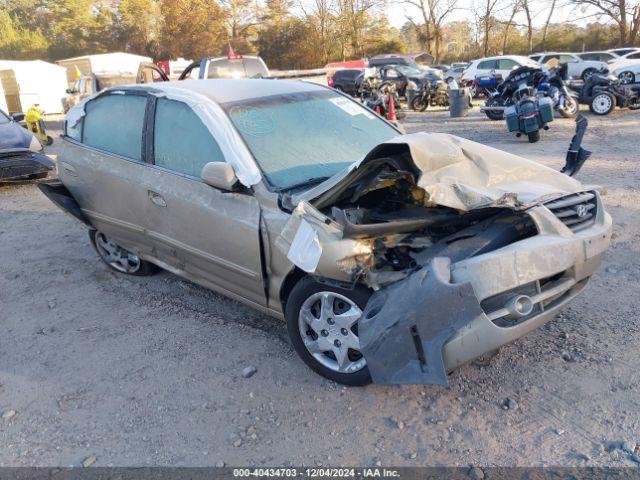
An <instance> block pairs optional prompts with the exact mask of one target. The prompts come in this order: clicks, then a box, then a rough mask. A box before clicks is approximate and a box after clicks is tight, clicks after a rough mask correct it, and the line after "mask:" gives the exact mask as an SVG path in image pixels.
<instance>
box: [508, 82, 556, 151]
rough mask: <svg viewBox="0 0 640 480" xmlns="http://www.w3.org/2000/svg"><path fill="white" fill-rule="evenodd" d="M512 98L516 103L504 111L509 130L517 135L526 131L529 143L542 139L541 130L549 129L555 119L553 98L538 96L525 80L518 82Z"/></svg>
mask: <svg viewBox="0 0 640 480" xmlns="http://www.w3.org/2000/svg"><path fill="white" fill-rule="evenodd" d="M512 98H513V102H514V104H513V105H511V106H510V107H507V108H506V109H505V111H504V116H505V118H506V120H507V130H508V131H509V132H516V137H520V136H521V135H522V134H523V133H525V134H527V137H528V138H529V143H535V142H537V141H538V140H540V130H548V129H549V125H548V124H549V123H550V122H552V121H553V106H552V101H551V99H550V98H548V97H542V98H539V97H537V96H536V95H535V91H534V89H533V87H530V86H529V85H527V83H526V82H524V81H523V82H521V83H519V84H518V86H517V88H516V90H515V91H514V93H513V95H512Z"/></svg>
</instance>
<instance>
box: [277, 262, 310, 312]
mask: <svg viewBox="0 0 640 480" xmlns="http://www.w3.org/2000/svg"><path fill="white" fill-rule="evenodd" d="M307 276H308V274H307V273H306V272H304V271H302V270H301V269H299V268H298V267H293V268H292V269H291V270H290V271H289V273H287V275H286V276H285V277H284V280H283V281H282V284H281V285H280V295H279V297H280V303H281V304H282V311H283V312H284V311H285V308H286V306H287V300H288V299H289V294H291V290H293V287H294V286H295V285H296V283H298V282H299V281H300V280H302V279H303V278H305V277H307Z"/></svg>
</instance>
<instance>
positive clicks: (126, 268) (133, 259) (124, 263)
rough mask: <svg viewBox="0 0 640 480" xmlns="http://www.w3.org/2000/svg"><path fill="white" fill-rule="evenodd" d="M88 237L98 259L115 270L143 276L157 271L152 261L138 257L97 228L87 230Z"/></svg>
mask: <svg viewBox="0 0 640 480" xmlns="http://www.w3.org/2000/svg"><path fill="white" fill-rule="evenodd" d="M89 238H90V239H91V244H92V245H93V248H95V250H96V252H97V253H98V256H99V257H100V259H101V260H102V261H103V262H104V263H106V264H107V265H108V266H109V267H110V268H112V269H113V270H115V271H116V272H120V273H126V274H127V275H138V276H145V275H153V274H154V273H156V272H157V271H158V267H157V266H155V265H154V264H153V263H149V262H147V261H145V260H142V259H140V257H138V256H137V255H135V254H134V253H132V252H130V251H129V250H126V249H125V248H123V247H121V246H120V245H118V244H117V243H115V242H114V241H113V240H112V239H111V238H110V237H109V236H108V235H106V234H104V233H102V232H100V231H98V230H89Z"/></svg>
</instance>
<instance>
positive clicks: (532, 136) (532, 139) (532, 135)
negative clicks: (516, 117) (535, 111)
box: [527, 130, 540, 143]
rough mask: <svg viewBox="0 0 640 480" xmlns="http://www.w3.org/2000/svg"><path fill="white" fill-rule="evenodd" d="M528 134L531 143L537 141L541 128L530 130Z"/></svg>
mask: <svg viewBox="0 0 640 480" xmlns="http://www.w3.org/2000/svg"><path fill="white" fill-rule="evenodd" d="M527 136H528V137H529V143H536V142H537V141H538V140H540V130H536V131H535V132H529V133H527Z"/></svg>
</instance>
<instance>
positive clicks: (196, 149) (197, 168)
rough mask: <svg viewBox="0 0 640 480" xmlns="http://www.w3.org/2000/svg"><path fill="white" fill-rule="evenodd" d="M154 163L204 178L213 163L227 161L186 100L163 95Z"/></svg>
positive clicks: (158, 109)
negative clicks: (204, 168)
mask: <svg viewBox="0 0 640 480" xmlns="http://www.w3.org/2000/svg"><path fill="white" fill-rule="evenodd" d="M153 137H154V138H153V155H154V159H155V161H154V163H155V164H156V165H159V166H161V167H164V168H167V169H169V170H173V171H174V172H178V173H182V174H184V175H190V176H192V177H196V178H200V175H201V173H202V167H204V166H205V164H207V163H209V162H224V155H223V154H222V151H221V150H220V146H219V145H218V143H217V142H216V141H215V140H214V139H213V136H212V135H211V132H210V131H209V129H208V128H207V127H205V125H204V124H203V123H202V121H201V120H200V118H199V117H198V116H197V115H196V114H195V113H194V112H193V110H191V107H189V106H188V105H186V104H185V103H182V102H178V101H175V100H167V99H164V98H159V99H158V102H157V104H156V116H155V125H154V132H153Z"/></svg>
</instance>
